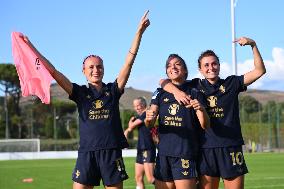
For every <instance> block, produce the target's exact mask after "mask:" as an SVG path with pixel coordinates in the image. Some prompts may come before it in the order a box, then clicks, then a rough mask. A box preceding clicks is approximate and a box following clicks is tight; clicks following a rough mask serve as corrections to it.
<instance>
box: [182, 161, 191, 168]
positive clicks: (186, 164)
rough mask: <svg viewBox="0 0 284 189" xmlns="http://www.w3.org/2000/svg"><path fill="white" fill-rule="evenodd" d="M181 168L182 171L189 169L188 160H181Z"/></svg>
mask: <svg viewBox="0 0 284 189" xmlns="http://www.w3.org/2000/svg"><path fill="white" fill-rule="evenodd" d="M181 166H182V168H184V169H187V168H189V160H188V159H181Z"/></svg>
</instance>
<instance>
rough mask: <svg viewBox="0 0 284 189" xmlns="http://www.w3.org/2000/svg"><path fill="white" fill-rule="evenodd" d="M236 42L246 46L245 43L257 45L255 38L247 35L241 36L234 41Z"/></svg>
mask: <svg viewBox="0 0 284 189" xmlns="http://www.w3.org/2000/svg"><path fill="white" fill-rule="evenodd" d="M233 42H234V43H239V45H241V46H245V45H250V46H252V47H253V46H255V45H256V43H255V41H254V40H252V39H250V38H247V37H240V38H238V39H236V40H235V41H233Z"/></svg>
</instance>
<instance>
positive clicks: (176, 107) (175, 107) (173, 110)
mask: <svg viewBox="0 0 284 189" xmlns="http://www.w3.org/2000/svg"><path fill="white" fill-rule="evenodd" d="M178 110H179V105H178V104H171V105H170V107H169V113H170V114H171V115H176V114H177V112H178Z"/></svg>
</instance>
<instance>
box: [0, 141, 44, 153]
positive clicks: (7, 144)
mask: <svg viewBox="0 0 284 189" xmlns="http://www.w3.org/2000/svg"><path fill="white" fill-rule="evenodd" d="M39 151H40V140H39V139H4V140H0V152H39Z"/></svg>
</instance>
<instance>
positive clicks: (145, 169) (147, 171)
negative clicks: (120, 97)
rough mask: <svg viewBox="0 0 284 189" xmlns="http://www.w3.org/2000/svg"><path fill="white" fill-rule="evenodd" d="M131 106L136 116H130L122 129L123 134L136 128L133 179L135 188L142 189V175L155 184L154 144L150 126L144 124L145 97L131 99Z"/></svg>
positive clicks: (143, 186) (126, 134)
mask: <svg viewBox="0 0 284 189" xmlns="http://www.w3.org/2000/svg"><path fill="white" fill-rule="evenodd" d="M133 107H134V110H135V111H136V113H137V116H136V117H134V116H133V117H131V118H130V120H129V123H128V128H127V129H126V130H125V131H124V135H125V136H126V138H127V136H128V134H129V133H130V132H131V131H133V129H135V128H137V129H138V143H137V156H136V163H135V180H136V189H144V188H145V185H144V175H146V178H147V181H148V182H149V183H151V184H155V178H154V167H155V161H156V146H155V143H154V141H153V138H152V135H151V132H150V128H148V127H146V126H145V123H144V120H145V118H146V108H147V102H146V100H145V98H143V97H138V98H136V99H134V100H133Z"/></svg>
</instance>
